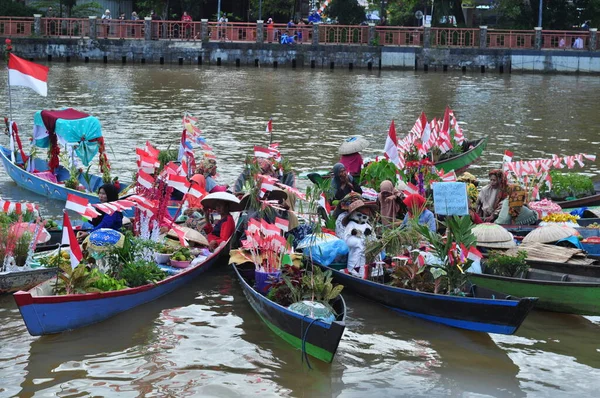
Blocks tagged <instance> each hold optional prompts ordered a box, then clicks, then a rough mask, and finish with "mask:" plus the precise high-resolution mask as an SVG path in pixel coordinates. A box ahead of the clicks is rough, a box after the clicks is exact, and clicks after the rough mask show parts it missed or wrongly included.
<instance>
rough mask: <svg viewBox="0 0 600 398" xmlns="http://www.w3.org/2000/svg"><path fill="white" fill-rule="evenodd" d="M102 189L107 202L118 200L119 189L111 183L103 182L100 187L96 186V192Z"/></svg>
mask: <svg viewBox="0 0 600 398" xmlns="http://www.w3.org/2000/svg"><path fill="white" fill-rule="evenodd" d="M101 189H103V190H104V192H105V193H106V200H107V201H108V202H114V201H117V200H119V191H118V190H117V188H116V187H115V186H114V185H113V184H104V185H102V186H101V187H100V188H98V193H100V190H101Z"/></svg>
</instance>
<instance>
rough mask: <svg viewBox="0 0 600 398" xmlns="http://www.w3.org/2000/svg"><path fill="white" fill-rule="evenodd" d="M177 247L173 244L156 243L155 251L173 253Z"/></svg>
mask: <svg viewBox="0 0 600 398" xmlns="http://www.w3.org/2000/svg"><path fill="white" fill-rule="evenodd" d="M176 250H177V249H176V248H175V247H173V246H170V245H162V244H161V245H158V247H157V248H156V251H157V252H158V253H160V254H172V253H175V251H176Z"/></svg>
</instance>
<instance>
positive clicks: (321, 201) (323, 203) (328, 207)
mask: <svg viewBox="0 0 600 398" xmlns="http://www.w3.org/2000/svg"><path fill="white" fill-rule="evenodd" d="M317 204H318V205H319V206H321V207H322V208H324V209H325V211H326V212H327V215H329V214H330V213H331V205H330V204H329V201H328V200H327V198H325V194H324V193H322V194H321V196H320V197H319V201H318V202H317Z"/></svg>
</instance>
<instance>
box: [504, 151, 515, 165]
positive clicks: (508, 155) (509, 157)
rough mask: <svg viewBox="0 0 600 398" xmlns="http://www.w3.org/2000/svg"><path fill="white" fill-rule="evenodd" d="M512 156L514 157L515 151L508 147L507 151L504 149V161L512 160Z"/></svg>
mask: <svg viewBox="0 0 600 398" xmlns="http://www.w3.org/2000/svg"><path fill="white" fill-rule="evenodd" d="M512 158H513V153H512V152H511V151H509V150H508V149H507V150H506V151H504V156H503V157H502V161H503V162H504V163H508V162H512Z"/></svg>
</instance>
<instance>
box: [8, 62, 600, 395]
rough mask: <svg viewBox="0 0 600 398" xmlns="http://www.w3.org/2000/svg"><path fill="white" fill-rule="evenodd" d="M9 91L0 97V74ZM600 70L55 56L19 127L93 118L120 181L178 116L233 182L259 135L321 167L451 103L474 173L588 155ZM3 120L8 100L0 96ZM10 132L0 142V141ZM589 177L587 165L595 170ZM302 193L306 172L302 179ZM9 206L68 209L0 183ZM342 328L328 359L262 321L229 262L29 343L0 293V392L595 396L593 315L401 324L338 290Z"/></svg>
mask: <svg viewBox="0 0 600 398" xmlns="http://www.w3.org/2000/svg"><path fill="white" fill-rule="evenodd" d="M0 90H2V91H1V92H2V93H7V90H6V85H5V83H4V82H2V83H0ZM598 92H600V80H598V79H597V77H593V76H542V75H508V74H507V75H496V74H486V75H479V74H471V75H463V74H442V73H428V74H427V73H421V72H418V73H417V72H383V73H379V72H375V71H373V72H367V71H352V72H348V71H344V70H335V71H329V70H291V69H277V70H273V69H271V68H259V69H251V68H246V69H233V68H220V67H214V66H211V67H208V66H204V67H198V68H195V67H189V66H188V67H173V66H158V65H147V66H139V65H136V66H124V67H121V66H105V65H97V64H96V65H94V64H92V65H85V66H83V65H76V64H73V65H65V64H53V65H52V66H51V70H50V75H49V95H48V97H47V98H43V97H40V96H37V94H35V93H33V92H32V91H30V90H28V89H22V88H16V89H13V95H12V107H13V117H14V119H15V120H17V121H18V122H19V125H20V130H21V132H22V133H21V135H22V136H27V133H28V132H29V131H31V127H32V119H33V113H34V112H35V111H36V110H39V109H51V108H60V107H67V106H69V107H74V108H76V109H79V110H82V111H85V112H88V113H90V114H92V115H94V116H97V117H98V118H99V119H100V121H101V123H102V126H103V131H104V135H105V137H106V141H107V144H108V146H109V153H110V157H111V160H112V162H113V167H114V172H115V173H118V174H119V175H121V176H122V177H121V180H130V179H131V175H132V173H133V171H134V168H135V166H134V162H135V155H134V148H135V146H136V145H142V144H143V143H144V142H145V141H146V140H150V141H151V142H152V143H153V144H155V145H157V146H158V147H160V148H166V147H167V146H169V145H172V146H173V147H176V145H177V141H178V139H179V135H180V131H181V117H182V114H183V112H184V111H188V112H190V113H192V114H193V115H195V116H196V117H198V118H199V121H200V126H201V128H202V129H203V131H204V135H205V137H206V139H207V141H208V142H209V144H210V145H212V146H213V147H214V151H215V153H216V155H217V157H218V161H219V173H220V179H221V180H222V181H223V182H229V183H232V182H233V181H234V179H235V177H236V176H237V175H238V174H239V173H240V171H241V169H242V162H243V160H244V158H245V156H246V155H248V154H250V153H251V152H252V146H253V145H266V144H267V143H268V140H269V137H268V135H266V134H265V132H264V131H265V125H266V122H267V120H268V119H269V117H273V130H274V132H273V138H274V141H276V142H280V143H281V152H282V154H283V155H284V156H285V157H287V158H288V159H289V160H290V161H291V163H292V165H293V166H294V168H295V169H296V170H297V171H299V172H302V171H307V170H311V169H315V168H321V169H323V168H328V167H331V165H332V164H333V163H335V161H336V159H337V147H338V146H339V144H340V143H341V141H342V139H343V138H344V137H346V136H348V135H351V134H362V135H363V136H365V137H368V139H369V140H370V142H371V147H370V149H369V150H367V151H365V153H364V154H365V155H367V156H373V157H374V156H376V155H381V153H382V148H383V145H384V142H385V138H386V135H387V129H388V127H389V123H390V121H391V120H392V119H395V121H396V126H397V131H398V135H399V136H403V135H404V134H405V133H406V132H407V130H409V129H410V128H411V127H412V125H413V124H414V121H415V120H416V118H417V117H418V116H419V114H420V112H421V111H425V112H426V114H427V115H428V117H429V118H432V117H434V116H437V117H441V116H442V115H443V111H444V107H445V106H446V105H449V106H450V107H451V108H452V109H454V111H455V114H456V115H457V117H458V119H459V121H460V122H461V123H462V127H463V129H464V130H465V134H466V135H467V137H468V138H469V139H476V138H481V137H488V138H489V144H488V149H487V150H486V151H485V153H484V155H483V156H482V158H481V159H480V160H479V161H478V162H477V164H475V165H473V166H472V168H471V170H470V171H471V172H473V173H474V174H476V175H477V176H479V177H485V175H486V173H487V170H488V169H490V168H492V167H496V166H498V165H500V163H501V159H502V154H503V152H504V150H505V149H510V150H512V151H513V152H514V153H515V159H531V158H535V157H542V156H547V155H549V154H553V153H556V154H561V155H569V154H575V153H580V152H586V153H596V150H597V148H598V144H599V143H600V136H599V135H598V132H597V126H598V125H599V124H600V113H599V112H598V98H599V96H598V94H597V93H598ZM1 109H2V112H3V114H4V115H7V114H8V102H5V103H4V104H3V105H2V106H1ZM3 142H4V143H5V142H6V138H4V139H3ZM583 171H584V172H586V173H589V174H590V175H595V174H597V173H598V164H597V163H595V164H591V163H589V162H588V164H586V167H585V169H583ZM299 185H300V186H301V187H303V186H306V182H302V181H300V182H299ZM0 194H1V196H2V197H4V198H8V199H19V200H30V201H38V202H39V203H41V205H42V209H43V212H44V213H45V214H50V215H52V214H59V212H60V209H61V207H62V205H61V204H60V203H56V202H53V201H48V200H45V199H43V198H41V197H39V196H36V195H33V194H30V193H27V192H24V191H22V190H21V189H19V188H17V187H16V186H15V185H14V184H13V183H12V182H10V181H9V180H8V177H7V176H6V175H5V174H4V173H2V175H1V176H0ZM344 296H345V298H346V301H347V304H348V307H349V314H348V325H347V329H346V332H345V334H344V337H343V339H342V342H341V344H340V348H339V351H338V353H337V356H336V358H335V360H334V362H333V363H332V364H331V365H328V364H323V363H319V362H318V361H317V360H311V365H312V370H311V369H308V367H307V366H306V364H305V363H302V360H301V356H300V353H299V352H298V351H295V350H293V349H291V348H290V347H288V346H287V344H286V343H285V342H283V341H282V340H281V339H279V338H278V337H277V336H275V335H274V334H273V333H271V332H270V331H269V329H268V328H267V327H266V326H265V325H264V324H263V323H261V321H260V319H259V318H258V316H257V315H256V314H255V313H254V312H253V311H252V309H251V308H250V306H249V304H248V303H247V302H246V300H245V298H244V296H243V294H242V291H241V288H240V287H239V285H238V284H237V281H235V280H234V279H233V278H232V275H231V273H230V272H228V270H227V268H226V267H225V266H224V265H223V266H222V267H220V268H219V269H217V270H215V271H211V272H210V273H208V274H206V275H203V276H201V277H200V278H199V279H197V280H196V281H195V282H194V283H193V284H190V285H188V286H186V287H184V288H182V289H180V290H178V291H176V292H174V293H172V294H170V295H168V296H166V297H163V298H161V299H159V300H157V301H155V302H152V303H149V304H146V305H144V306H142V307H138V308H136V309H133V310H131V311H128V312H127V313H125V314H121V315H119V316H117V317H114V318H112V319H110V320H108V321H106V322H102V323H101V324H98V325H95V326H92V327H87V328H84V329H81V330H77V331H73V332H68V333H63V334H60V335H55V336H45V337H31V336H29V334H28V333H27V330H26V328H25V326H24V324H23V322H22V320H21V317H20V315H19V312H18V310H17V309H16V306H15V304H14V301H13V299H12V297H10V296H4V297H0V320H1V325H0V375H1V377H0V380H1V382H0V397H4V396H21V397H31V396H90V395H91V396H117V394H118V395H120V396H128V397H129V396H131V397H135V396H178V397H179V396H203V397H208V396H215V397H226V396H232V397H237V396H249V395H260V396H295V397H303V396H306V397H309V396H310V397H313V396H319V397H321V396H323V397H326V396H343V397H363V396H365V395H367V394H377V396H384V395H385V396H465V397H483V396H501V397H504V396H506V397H525V396H532V397H537V396H543V397H549V396H595V394H597V390H598V388H600V381H599V380H600V370H599V369H600V353H599V350H600V342H598V335H599V333H600V317H580V316H573V315H564V314H553V313H546V312H533V313H532V314H531V315H530V316H529V317H528V318H527V319H526V321H525V322H524V323H523V325H522V326H521V328H520V329H519V330H518V331H517V333H516V334H515V335H514V336H502V335H488V334H482V333H474V332H467V331H462V330H457V329H453V328H449V327H444V326H441V325H437V324H434V323H430V322H426V321H421V320H416V319H411V318H406V317H403V316H399V315H396V314H395V313H392V312H391V311H389V310H387V309H385V308H382V307H378V306H377V305H375V304H372V303H370V302H366V301H364V300H363V299H361V298H359V297H357V296H354V295H351V294H350V293H346V294H345V295H344Z"/></svg>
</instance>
